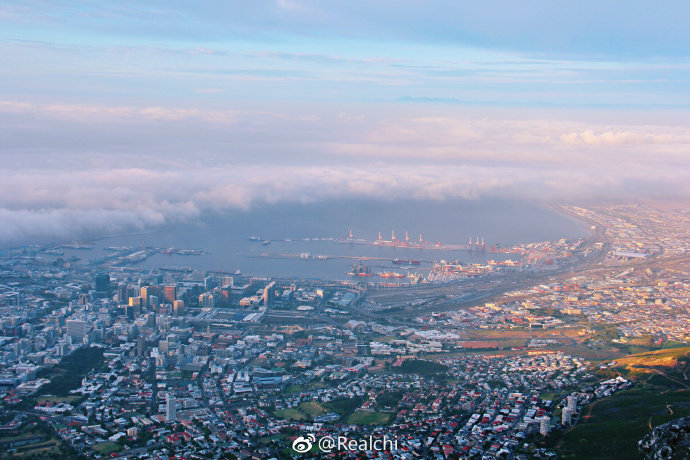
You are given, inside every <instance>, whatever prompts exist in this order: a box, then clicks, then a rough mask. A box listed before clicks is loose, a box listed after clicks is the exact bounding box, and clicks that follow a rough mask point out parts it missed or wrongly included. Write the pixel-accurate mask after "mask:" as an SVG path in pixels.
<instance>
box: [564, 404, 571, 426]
mask: <svg viewBox="0 0 690 460" xmlns="http://www.w3.org/2000/svg"><path fill="white" fill-rule="evenodd" d="M572 419H573V411H571V410H570V409H568V408H567V407H564V408H563V412H562V413H561V424H563V425H570V424H571V423H572Z"/></svg>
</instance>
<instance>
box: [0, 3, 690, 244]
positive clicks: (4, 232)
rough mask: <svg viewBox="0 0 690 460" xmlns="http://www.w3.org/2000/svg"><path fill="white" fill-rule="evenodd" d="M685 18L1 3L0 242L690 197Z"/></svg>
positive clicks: (610, 11)
mask: <svg viewBox="0 0 690 460" xmlns="http://www.w3.org/2000/svg"><path fill="white" fill-rule="evenodd" d="M688 17H690V4H688V3H687V2H684V1H663V2H655V3H649V2H647V1H606V2H602V1H601V0H599V1H587V0H585V1H578V2H566V1H557V0H533V1H529V0H526V1H523V2H514V1H483V2H457V1H438V0H431V1H424V2H422V1H413V0H398V1H395V2H393V1H382V0H368V1H359V0H349V1H346V2H343V1H338V2H335V1H327V0H313V1H312V0H310V1H306V0H305V1H303V0H253V1H251V2H246V1H198V2H186V1H173V0H167V1H157V2H154V1H144V0H138V1H123V0H119V1H100V2H91V1H60V0H49V1H38V0H35V1H31V0H27V1H13V0H5V1H4V2H2V4H0V158H1V159H2V163H1V164H0V191H1V193H0V244H10V243H12V244H13V243H15V242H19V241H30V240H31V239H32V238H35V237H39V236H45V235H46V234H48V235H49V236H54V237H56V238H69V237H70V235H72V234H74V232H75V231H77V230H79V231H81V230H84V229H87V230H91V231H93V232H96V233H97V232H110V231H115V230H121V229H127V228H132V227H138V228H143V227H147V226H151V225H162V224H165V223H166V222H171V221H177V220H180V219H190V218H195V217H196V216H198V215H200V214H201V213H203V212H205V211H209V210H210V211H217V212H232V210H234V209H246V208H250V207H251V206H253V205H254V204H256V203H266V202H268V203H277V202H281V201H291V202H303V201H304V202H307V201H314V200H321V199H327V198H340V197H343V196H357V197H372V198H379V199H391V198H405V197H412V198H429V199H445V198H457V197H461V198H468V199H477V198H481V197H484V196H487V197H510V198H515V197H517V198H524V199H529V200H569V201H578V200H580V201H582V200H601V199H607V200H612V199H627V198H654V199H660V198H678V197H681V198H687V197H688V195H690V186H689V185H688V184H690V180H689V179H690V177H688V176H690V117H688V114H689V113H690V85H689V82H690V78H689V77H690V59H689V55H690V47H688V46H687V44H688V43H690V28H688V27H687V24H686V19H687V18H688Z"/></svg>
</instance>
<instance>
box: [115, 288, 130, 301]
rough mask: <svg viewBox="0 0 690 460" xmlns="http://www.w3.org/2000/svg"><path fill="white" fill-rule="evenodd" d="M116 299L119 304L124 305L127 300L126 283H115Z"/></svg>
mask: <svg viewBox="0 0 690 460" xmlns="http://www.w3.org/2000/svg"><path fill="white" fill-rule="evenodd" d="M117 301H118V302H119V303H120V305H124V304H126V303H127V302H128V301H129V295H128V293H127V283H120V284H118V285H117Z"/></svg>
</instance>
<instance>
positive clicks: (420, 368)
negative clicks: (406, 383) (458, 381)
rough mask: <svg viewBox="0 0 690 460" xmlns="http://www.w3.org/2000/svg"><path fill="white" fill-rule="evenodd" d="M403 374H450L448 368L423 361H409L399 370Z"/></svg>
mask: <svg viewBox="0 0 690 460" xmlns="http://www.w3.org/2000/svg"><path fill="white" fill-rule="evenodd" d="M398 372H400V373H401V374H418V375H435V374H445V373H446V372H448V366H444V365H443V364H439V363H436V362H434V361H425V360H423V359H408V360H405V361H403V363H402V364H401V365H400V367H399V368H398Z"/></svg>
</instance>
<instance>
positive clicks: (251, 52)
mask: <svg viewBox="0 0 690 460" xmlns="http://www.w3.org/2000/svg"><path fill="white" fill-rule="evenodd" d="M689 10H690V6H689V4H688V3H687V2H657V3H655V4H653V5H652V4H650V3H649V2H642V1H626V2H614V1H611V2H602V1H580V2H564V1H526V2H513V1H503V2H496V1H493V2H452V1H443V2H439V1H431V2H419V1H396V2H389V1H347V2H342V1H339V2H333V1H301V0H280V1H275V0H261V1H252V2H244V1H217V2H208V1H207V2H192V3H190V2H180V1H162V2H145V1H116V2H107V1H106V2H89V1H45V2H41V1H21V2H13V1H9V2H7V1H6V2H4V3H3V6H1V7H0V26H1V27H0V38H1V40H2V42H1V45H2V48H3V53H2V58H1V59H2V61H0V63H1V64H2V66H3V68H4V69H5V70H4V71H3V72H2V76H1V77H2V80H0V83H2V85H1V86H2V88H3V90H2V91H3V93H4V95H5V98H9V99H22V100H24V99H32V100H34V101H37V100H41V101H43V100H51V101H53V102H54V101H60V102H79V103H90V102H92V101H93V102H99V103H118V102H119V103H135V102H137V103H145V104H162V103H165V104H168V105H170V104H172V105H182V106H186V107H189V106H221V105H223V104H240V105H243V106H244V105H246V104H252V103H263V104H273V103H276V104H278V103H279V102H281V101H282V102H286V103H287V102H295V101H296V102H300V103H302V102H310V101H313V102H326V103H341V102H394V101H397V100H399V99H403V100H408V99H410V98H417V99H416V100H417V101H420V102H426V103H430V102H442V101H446V102H453V103H469V104H479V105H483V104H490V105H496V104H498V105H519V106H548V107H637V108H639V107H648V106H655V107H682V108H687V105H688V102H687V101H688V100H689V99H688V97H687V96H688V72H689V70H690V69H689V66H690V61H689V60H688V50H689V48H688V47H687V43H690V32H688V28H687V27H686V24H685V23H684V20H685V18H687V17H689V16H690V14H689V13H690V11H689ZM209 95H212V96H209ZM679 96H685V97H679Z"/></svg>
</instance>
